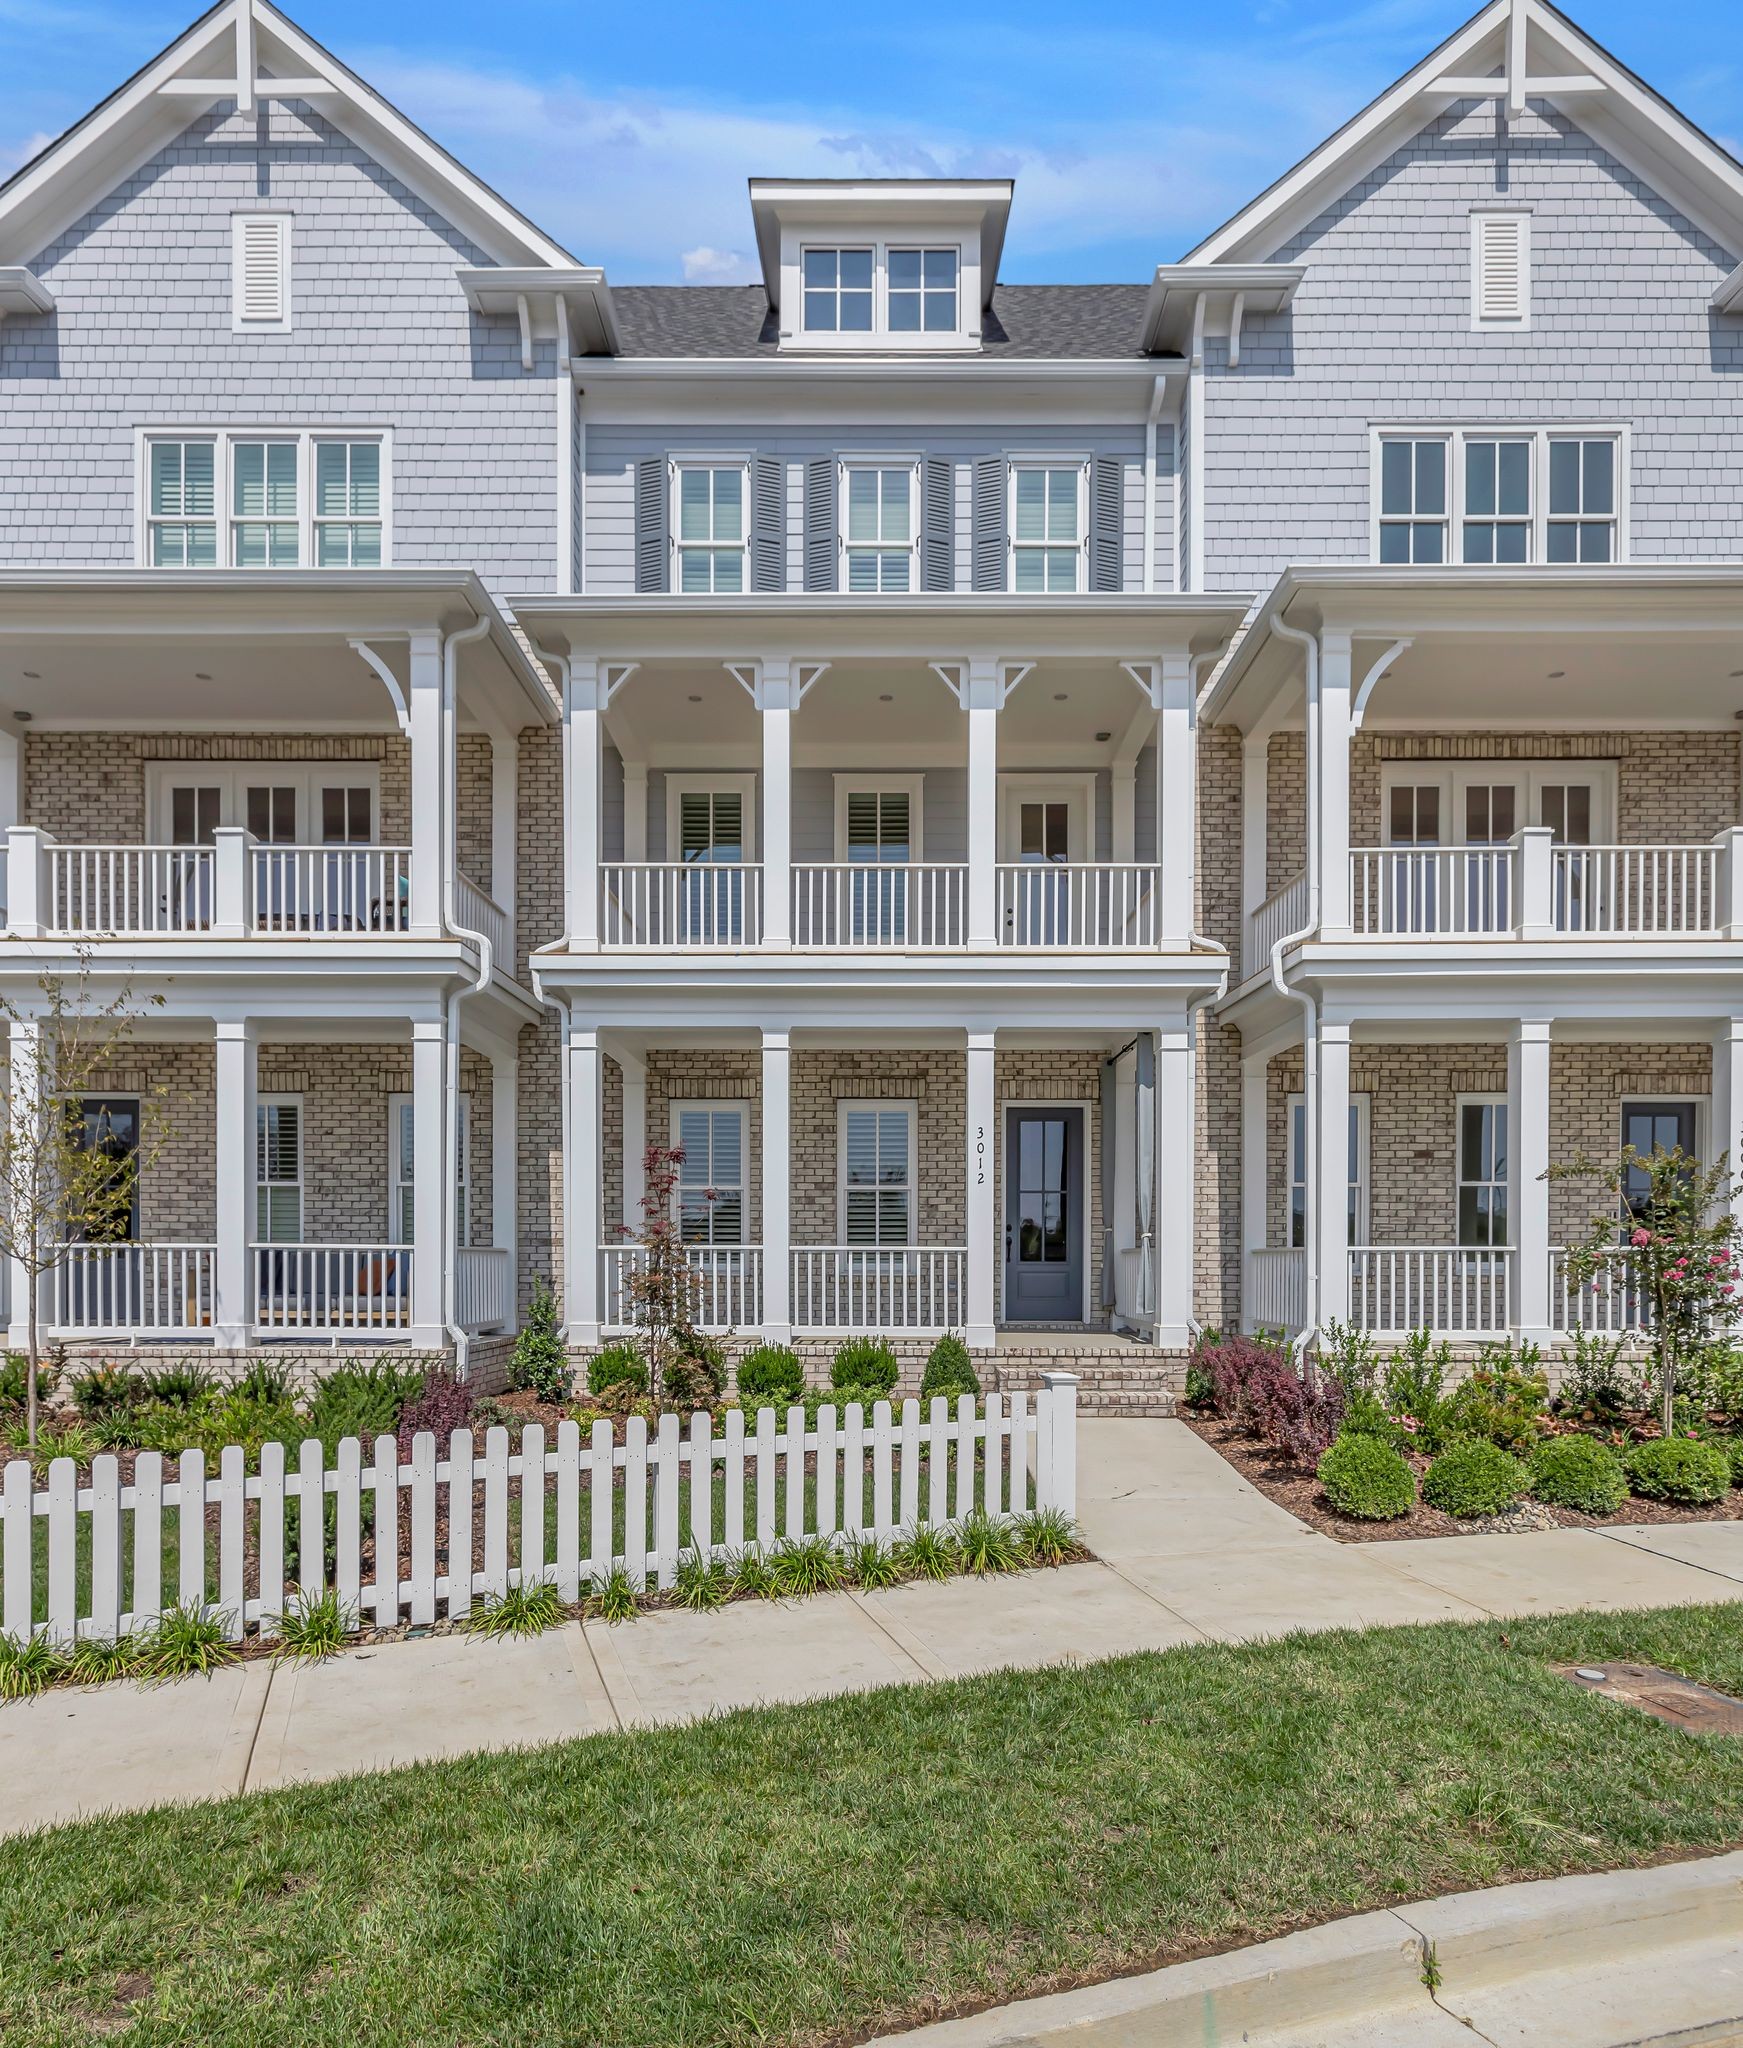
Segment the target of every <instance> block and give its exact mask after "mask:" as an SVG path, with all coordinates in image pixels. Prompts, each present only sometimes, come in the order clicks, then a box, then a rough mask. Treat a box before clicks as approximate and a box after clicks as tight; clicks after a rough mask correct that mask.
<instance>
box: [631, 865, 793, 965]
mask: <svg viewBox="0 0 1743 2048" xmlns="http://www.w3.org/2000/svg"><path fill="white" fill-rule="evenodd" d="M599 907H600V919H599V937H600V940H601V943H602V944H604V945H607V946H754V945H757V944H758V943H760V941H761V939H762V930H763V871H762V869H761V868H760V867H747V866H743V865H734V864H728V863H725V862H721V863H715V862H711V861H676V860H672V861H612V862H609V863H608V864H607V865H606V866H605V867H604V868H602V869H601V870H600V905H599Z"/></svg>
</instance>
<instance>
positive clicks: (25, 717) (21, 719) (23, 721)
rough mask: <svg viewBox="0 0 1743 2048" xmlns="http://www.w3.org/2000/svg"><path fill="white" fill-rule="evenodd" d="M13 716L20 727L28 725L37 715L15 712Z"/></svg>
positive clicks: (31, 712)
mask: <svg viewBox="0 0 1743 2048" xmlns="http://www.w3.org/2000/svg"><path fill="white" fill-rule="evenodd" d="M12 715H13V717H14V718H16V719H17V721H18V723H19V724H20V725H28V724H29V723H30V721H31V720H32V719H33V718H34V717H35V716H36V713H35V712H34V711H15V712H13V714H12Z"/></svg>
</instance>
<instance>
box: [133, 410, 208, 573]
mask: <svg viewBox="0 0 1743 2048" xmlns="http://www.w3.org/2000/svg"><path fill="white" fill-rule="evenodd" d="M150 471H151V481H150V487H149V489H150V494H149V496H148V498H147V501H146V505H147V509H146V531H147V543H146V546H147V557H148V559H149V561H150V563H151V566H152V567H153V568H154V569H215V568H216V567H217V566H218V505H217V498H216V495H215V477H216V472H217V444H216V443H215V442H212V441H154V442H152V444H151V456H150Z"/></svg>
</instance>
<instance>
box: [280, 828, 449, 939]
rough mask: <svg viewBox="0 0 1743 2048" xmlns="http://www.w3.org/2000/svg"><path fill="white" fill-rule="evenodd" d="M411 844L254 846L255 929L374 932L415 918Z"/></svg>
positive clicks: (326, 934) (290, 933)
mask: <svg viewBox="0 0 1743 2048" xmlns="http://www.w3.org/2000/svg"><path fill="white" fill-rule="evenodd" d="M411 862H412V854H411V848H410V847H409V846H260V845H256V846H253V847H251V848H250V849H249V872H250V884H249V916H250V917H251V919H252V921H253V925H254V929H255V930H256V931H257V932H264V933H268V934H280V935H283V936H286V937H303V938H377V937H380V936H381V935H382V934H383V933H390V932H403V931H406V930H407V929H409V927H410V923H411Z"/></svg>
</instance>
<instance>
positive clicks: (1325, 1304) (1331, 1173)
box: [1307, 1018, 1350, 1330]
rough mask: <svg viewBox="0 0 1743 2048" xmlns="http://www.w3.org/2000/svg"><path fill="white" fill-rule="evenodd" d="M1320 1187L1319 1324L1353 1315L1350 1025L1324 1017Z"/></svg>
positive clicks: (1311, 1212)
mask: <svg viewBox="0 0 1743 2048" xmlns="http://www.w3.org/2000/svg"><path fill="white" fill-rule="evenodd" d="M1318 1110H1319V1114H1318V1117H1317V1118H1316V1123H1317V1126H1318V1128H1317V1130H1316V1132H1315V1141H1316V1142H1315V1147H1314V1149H1315V1153H1316V1160H1315V1170H1316V1174H1317V1180H1318V1184H1317V1186H1315V1187H1313V1188H1311V1189H1310V1190H1309V1196H1310V1199H1309V1202H1308V1212H1307V1227H1308V1231H1309V1233H1310V1235H1311V1238H1312V1244H1313V1254H1314V1257H1315V1258H1316V1260H1317V1261H1318V1268H1319V1326H1320V1328H1321V1329H1322V1330H1323V1329H1326V1328H1327V1327H1329V1326H1330V1325H1331V1324H1332V1323H1347V1322H1348V1321H1349V1319H1350V1226H1349V1172H1350V1027H1349V1026H1348V1025H1347V1024H1333V1023H1328V1022H1327V1021H1326V1020H1325V1019H1323V1018H1322V1019H1321V1020H1320V1026H1319V1087H1318Z"/></svg>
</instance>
